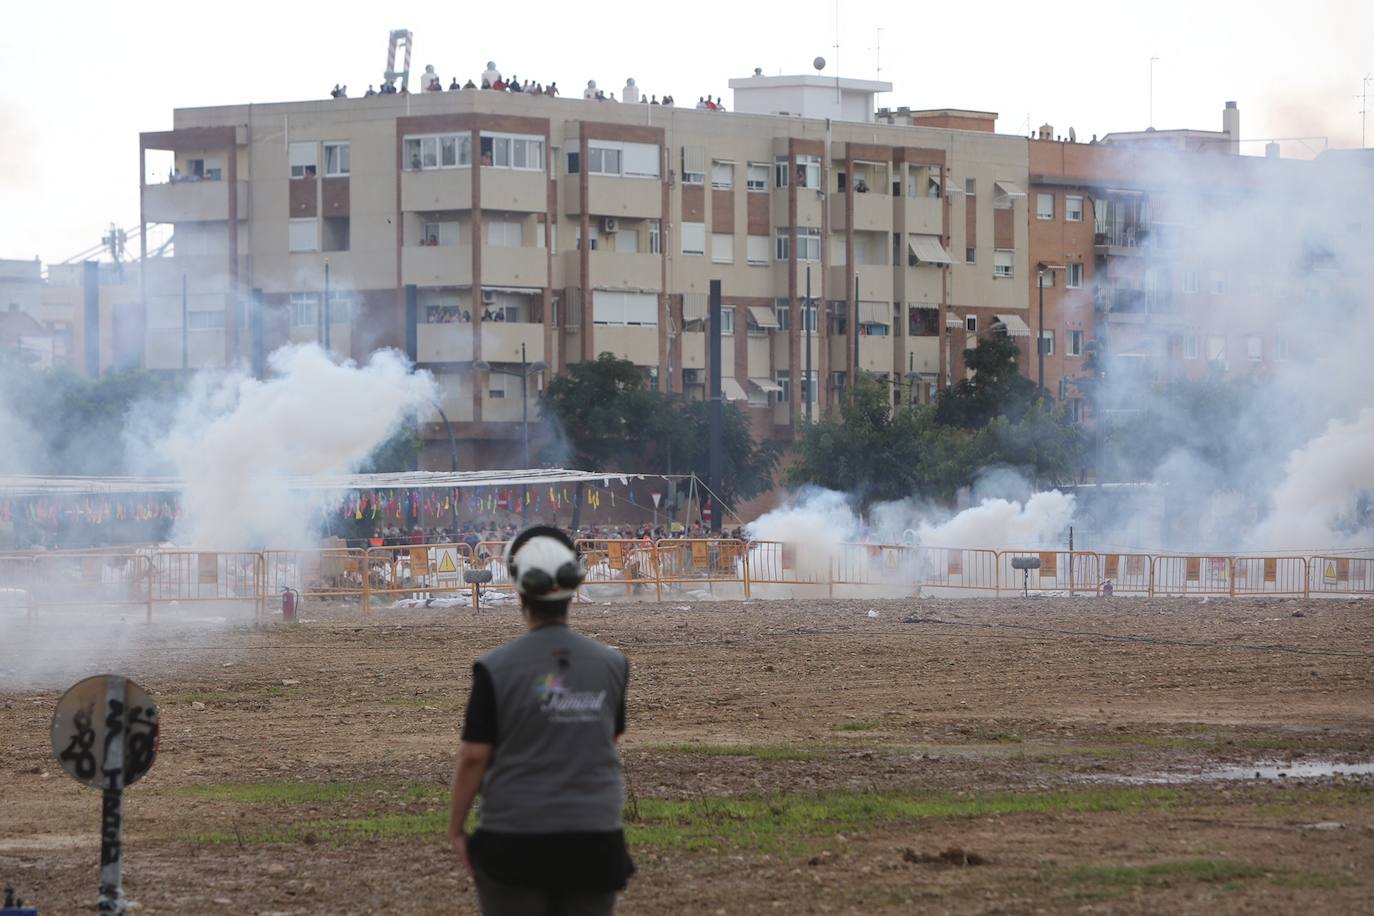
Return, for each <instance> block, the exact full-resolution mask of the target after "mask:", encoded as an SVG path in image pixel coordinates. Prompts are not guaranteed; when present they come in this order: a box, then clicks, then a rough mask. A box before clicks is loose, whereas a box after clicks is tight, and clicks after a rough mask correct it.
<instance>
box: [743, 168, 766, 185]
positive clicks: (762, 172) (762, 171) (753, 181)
mask: <svg viewBox="0 0 1374 916" xmlns="http://www.w3.org/2000/svg"><path fill="white" fill-rule="evenodd" d="M745 183H746V186H747V187H748V189H749V190H750V191H767V190H768V163H766V162H751V163H749V170H748V172H746V173H745Z"/></svg>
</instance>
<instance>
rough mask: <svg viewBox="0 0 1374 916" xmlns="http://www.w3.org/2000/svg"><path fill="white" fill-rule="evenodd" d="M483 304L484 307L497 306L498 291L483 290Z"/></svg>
mask: <svg viewBox="0 0 1374 916" xmlns="http://www.w3.org/2000/svg"><path fill="white" fill-rule="evenodd" d="M482 304H483V305H495V304H496V290H493V289H484V290H482Z"/></svg>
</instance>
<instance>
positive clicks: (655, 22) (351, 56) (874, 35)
mask: <svg viewBox="0 0 1374 916" xmlns="http://www.w3.org/2000/svg"><path fill="white" fill-rule="evenodd" d="M21 2H22V6H21ZM21 2H12V3H5V4H4V5H3V7H0V10H3V11H2V12H0V257H7V258H30V257H33V256H34V255H39V256H41V257H42V258H43V259H44V260H45V261H52V262H57V261H62V260H65V259H67V258H69V257H71V256H73V255H75V254H77V253H78V252H80V251H82V250H84V249H86V248H88V247H90V246H92V245H96V244H98V243H99V240H100V237H101V235H102V234H103V233H104V232H105V230H106V229H107V228H108V226H109V224H110V223H111V222H113V223H116V224H118V225H120V226H122V227H125V228H130V229H132V228H134V227H135V226H136V223H137V220H138V132H139V131H141V130H165V129H168V128H170V127H171V126H172V109H173V108H179V107H195V106H202V105H222V104H231V103H240V102H279V101H295V100H301V99H308V98H317V97H327V95H328V93H329V90H330V88H331V87H332V86H333V85H334V83H335V82H343V83H346V84H347V85H348V88H349V93H350V95H360V94H361V93H362V92H363V91H364V90H365V89H366V88H367V84H368V83H379V82H380V81H381V73H382V70H383V69H384V68H385V63H386V45H387V37H388V33H389V31H390V30H391V29H393V28H408V29H411V30H412V31H413V32H414V33H415V49H416V50H415V54H414V57H413V59H412V72H413V73H417V74H418V73H419V72H420V71H422V70H423V69H424V66H425V64H431V63H432V64H434V65H435V68H436V69H437V71H438V72H439V74H440V75H441V76H442V77H443V79H444V80H445V84H447V81H448V79H449V78H450V77H451V76H453V75H454V74H455V73H457V74H458V75H459V76H460V77H461V78H463V79H466V78H468V77H475V76H476V75H477V74H478V73H480V71H481V69H482V66H483V64H484V63H485V62H486V61H487V60H488V59H493V60H495V61H496V62H497V65H498V67H500V69H501V70H502V71H503V72H504V73H505V74H507V75H508V76H509V75H510V74H512V73H514V74H515V75H517V76H519V77H521V78H522V79H537V80H539V81H541V82H545V83H547V82H548V81H550V80H557V81H558V83H559V86H560V87H561V88H564V90H565V92H567V91H571V90H574V89H576V88H578V87H581V86H584V85H585V84H586V81H587V80H588V79H596V80H597V81H598V83H599V84H600V85H601V87H602V88H604V89H608V90H614V91H615V92H616V93H617V95H619V93H620V90H621V87H623V85H624V82H625V77H627V76H633V77H635V78H636V81H637V82H638V83H639V85H640V87H641V88H642V89H643V90H644V91H645V92H650V93H658V94H659V95H662V94H664V93H671V94H672V95H674V96H676V97H677V98H678V99H679V100H680V102H681V103H684V104H694V103H695V102H696V99H697V97H698V96H700V95H703V94H707V93H709V94H712V95H720V96H723V97H724V99H725V102H726V105H727V106H729V105H730V102H731V99H730V93H729V89H728V87H727V85H726V81H727V80H728V79H730V78H731V77H736V76H747V75H748V74H749V73H751V72H752V71H753V68H754V67H762V68H763V70H764V72H765V73H768V74H777V73H801V72H811V59H812V58H813V57H815V56H816V55H823V56H825V57H826V58H827V59H828V60H830V61H831V68H830V69H828V70H827V73H833V72H834V69H833V67H834V61H835V59H836V57H838V59H839V69H840V72H841V74H842V75H844V76H854V77H865V78H872V77H874V76H875V74H876V68H877V66H878V53H877V47H878V31H877V30H878V28H879V27H881V28H882V29H883V31H882V35H881V48H882V54H881V64H882V78H883V79H886V80H889V81H891V82H893V83H895V89H894V91H893V93H892V94H891V95H885V96H883V98H882V99H881V104H883V105H893V106H896V105H910V106H912V107H914V108H930V107H945V106H948V107H960V108H976V109H984V110H990V111H996V112H998V113H999V114H1000V118H999V120H998V130H999V131H1000V132H1002V133H1019V134H1025V133H1028V132H1029V130H1030V129H1031V128H1032V127H1034V126H1037V125H1039V124H1041V123H1043V122H1046V121H1048V122H1050V123H1051V124H1053V125H1054V126H1055V128H1056V130H1057V131H1058V132H1060V133H1067V130H1068V128H1069V127H1070V126H1073V127H1074V128H1076V129H1077V132H1078V136H1079V137H1080V138H1083V139H1086V138H1088V137H1090V136H1091V135H1092V134H1094V133H1096V134H1105V133H1108V132H1110V131H1114V130H1137V129H1141V128H1143V127H1145V126H1147V123H1148V117H1149V96H1150V92H1149V83H1150V81H1149V74H1150V58H1151V57H1158V58H1159V60H1158V62H1157V63H1156V64H1155V69H1154V124H1155V126H1156V127H1159V128H1171V127H1195V128H1203V129H1208V130H1219V129H1220V126H1221V109H1222V106H1223V104H1224V102H1225V101H1226V100H1228V99H1234V100H1235V101H1236V102H1237V103H1238V104H1239V106H1240V111H1241V131H1242V135H1243V137H1244V138H1246V139H1251V138H1253V139H1255V140H1257V141H1260V142H1258V143H1256V144H1252V145H1250V146H1248V147H1246V148H1245V151H1247V152H1250V153H1254V154H1259V153H1261V152H1262V141H1263V139H1265V138H1270V137H1296V136H1308V135H1319V136H1326V137H1329V142H1330V145H1331V146H1335V147H1349V146H1358V145H1359V143H1360V114H1359V110H1360V107H1361V104H1360V100H1359V99H1358V98H1357V96H1358V95H1359V94H1360V91H1361V80H1362V78H1363V77H1364V76H1365V75H1367V74H1370V73H1374V2H1371V0H1306V2H1303V3H1299V4H1294V3H1292V2H1291V0H1282V2H1279V0H1251V2H1246V3H1240V2H1236V0H1225V2H1223V0H1205V2H1204V0H1182V2H1179V0H1153V2H1151V3H1148V4H1145V3H1141V4H1125V3H1111V2H1103V0H1085V2H1076V0H1075V2H1055V0H1042V2H1039V3H1022V2H998V3H980V2H967V3H963V4H956V5H953V6H950V5H944V6H940V7H935V6H931V5H928V4H920V3H910V2H895V0H894V2H883V0H869V2H866V3H864V2H860V0H845V2H844V3H843V4H841V8H842V10H843V11H844V12H842V14H841V17H840V21H839V24H838V28H839V44H840V47H839V53H838V55H837V54H836V51H835V48H834V45H835V42H836V14H835V10H836V5H835V3H834V0H788V2H781V3H779V2H759V0H755V2H752V3H751V2H740V0H729V2H724V0H693V2H691V3H657V4H645V5H644V6H642V7H639V8H636V7H634V6H633V5H628V4H621V3H577V2H561V3H552V2H542V0H516V2H510V0H507V2H497V3H488V4H476V3H462V4H453V3H447V4H446V3H429V4H426V3H413V4H404V5H398V6H392V5H391V4H389V3H376V2H370V3H354V2H334V3H324V2H312V3H280V2H276V3H264V2H258V0H242V2H237V3H228V4H223V3H221V4H214V3H212V4H198V5H195V4H191V5H188V4H180V3H163V4H138V5H131V4H120V3H108V2H101V3H95V2H89V0H73V2H68V3H62V4H59V3H52V2H46V3H42V2H40V3H30V2H27V0H21ZM16 7H18V9H16ZM445 7H447V9H445ZM221 11H222V12H223V13H226V14H229V16H230V17H231V18H222V17H221V16H220V13H221ZM1371 92H1374V83H1371ZM1371 121H1374V118H1371ZM1370 130H1371V132H1374V123H1371V125H1370ZM1372 135H1374V134H1372ZM1321 145H1322V144H1321V141H1320V140H1313V141H1309V142H1308V143H1306V144H1304V143H1299V142H1292V143H1285V144H1284V155H1304V154H1306V155H1311V153H1312V151H1315V150H1317V149H1320V148H1321Z"/></svg>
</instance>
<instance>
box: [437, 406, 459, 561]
mask: <svg viewBox="0 0 1374 916" xmlns="http://www.w3.org/2000/svg"><path fill="white" fill-rule="evenodd" d="M432 403H433V405H434V409H435V410H436V411H437V412H438V414H439V419H440V420H443V421H444V429H446V430H448V469H449V470H450V471H453V472H455V473H457V471H458V440H457V439H456V438H454V435H453V424H452V423H450V422H449V421H448V414H446V413H444V408H443V407H441V406H439V402H438V401H433V402H432ZM453 531H454V534H455V536H456V535H457V532H458V501H457V500H454V501H453Z"/></svg>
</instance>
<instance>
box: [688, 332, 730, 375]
mask: <svg viewBox="0 0 1374 916" xmlns="http://www.w3.org/2000/svg"><path fill="white" fill-rule="evenodd" d="M721 349H722V350H723V349H724V347H722V348H721ZM682 368H684V369H705V368H706V333H705V332H704V331H684V332H683V334H682Z"/></svg>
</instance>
